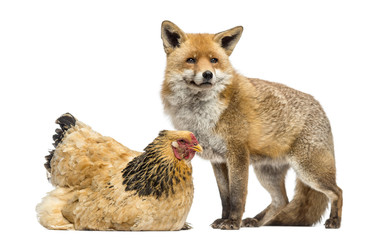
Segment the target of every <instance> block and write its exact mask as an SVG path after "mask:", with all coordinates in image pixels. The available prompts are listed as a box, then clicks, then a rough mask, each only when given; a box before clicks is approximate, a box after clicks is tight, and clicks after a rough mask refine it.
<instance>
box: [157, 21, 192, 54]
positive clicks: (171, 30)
mask: <svg viewBox="0 0 386 240" xmlns="http://www.w3.org/2000/svg"><path fill="white" fill-rule="evenodd" d="M161 38H162V41H163V43H164V49H165V52H166V54H169V53H171V52H172V51H173V50H174V49H175V48H178V47H179V46H180V45H181V43H183V42H184V41H185V40H186V34H185V33H184V32H183V31H182V30H181V29H180V28H179V27H177V25H175V24H174V23H172V22H170V21H163V22H162V26H161Z"/></svg>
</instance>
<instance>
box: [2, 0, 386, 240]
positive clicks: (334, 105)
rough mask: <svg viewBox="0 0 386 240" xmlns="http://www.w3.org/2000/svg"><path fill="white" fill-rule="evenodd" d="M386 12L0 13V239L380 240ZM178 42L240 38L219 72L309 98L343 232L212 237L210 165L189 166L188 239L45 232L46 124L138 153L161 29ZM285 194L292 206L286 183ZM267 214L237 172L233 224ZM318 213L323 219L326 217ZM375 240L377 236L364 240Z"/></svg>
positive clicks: (146, 132) (155, 91)
mask: <svg viewBox="0 0 386 240" xmlns="http://www.w3.org/2000/svg"><path fill="white" fill-rule="evenodd" d="M385 12H386V8H385V6H384V5H383V4H382V1H248V2H247V1H233V2H231V1H225V0H223V1H208V0H206V1H199V0H195V1H79V0H77V1H1V2H0V106H1V108H0V121H1V124H0V141H1V142H0V146H1V168H0V171H1V172H0V177H1V197H0V201H1V204H0V206H1V209H0V213H1V216H0V221H1V223H0V226H1V235H3V236H6V235H7V236H8V238H11V239H15V238H17V237H21V236H24V237H36V238H39V239H80V238H82V239H87V238H93V239H106V238H111V239H112V238H122V239H123V238H126V239H138V238H141V239H146V238H157V239H159V238H161V239H166V238H167V239H181V238H182V239H184V238H185V239H186V238H200V237H201V238H203V237H208V238H209V237H216V238H247V237H253V238H256V239H267V238H269V239H279V238H288V239H292V238H297V239H310V238H312V239H327V238H328V239H338V238H340V239H342V237H362V238H363V237H367V238H369V237H370V238H371V239H375V238H382V237H384V231H382V230H383V229H382V228H383V226H384V217H383V215H384V214H385V213H386V208H385V202H386V197H385V195H384V193H385V186H384V185H385V184H384V183H385V177H384V175H385V174H384V168H385V167H386V163H385V160H386V159H385V154H384V149H385V147H386V141H385V136H386V131H385V125H386V119H385V106H384V105H385V103H386V97H385V95H386V94H385V90H386V88H385V85H384V82H386V72H385V70H386V68H385V67H386V35H385V33H386V31H385V29H386V27H385V25H386V24H385V23H386V14H385ZM166 19H168V20H171V21H173V22H174V23H176V24H177V25H178V26H180V27H181V28H182V29H183V30H184V31H185V32H211V33H215V32H220V31H223V30H226V29H229V28H232V27H234V26H237V25H242V26H244V32H243V36H242V37H241V40H240V42H239V43H238V46H236V48H235V50H234V52H233V54H232V56H231V58H230V59H231V61H232V64H233V66H234V67H235V68H236V69H237V70H238V71H239V72H240V73H242V74H244V75H246V76H248V77H259V78H262V79H266V80H270V81H275V82H280V83H284V84H286V85H288V86H291V87H293V88H296V89H298V90H301V91H304V92H307V93H310V94H312V95H313V96H315V98H316V99H318V100H319V101H320V102H321V104H322V106H323V107H324V109H325V111H326V112H327V115H328V116H329V119H330V121H331V125H332V129H333V133H334V139H335V150H336V159H337V170H338V177H337V179H338V185H339V186H340V187H341V188H342V189H343V193H344V208H343V221H342V227H341V229H339V230H326V229H324V226H323V223H324V221H325V218H324V219H323V220H322V224H318V225H316V226H315V227H311V228H302V227H261V228H254V229H241V230H240V231H231V232H230V231H220V230H213V229H211V228H210V227H209V224H210V223H212V221H213V220H215V219H216V218H218V217H220V214H221V207H220V198H219V196H218V190H217V186H216V184H215V179H214V176H213V173H212V169H211V166H210V163H209V162H208V161H205V160H202V159H200V158H198V157H196V158H195V159H194V160H193V162H194V163H193V171H194V183H195V189H196V191H195V198H194V203H193V206H192V209H191V212H190V215H189V217H188V222H190V223H191V224H192V225H193V227H194V229H193V230H190V231H180V232H162V233H157V232H156V233H149V232H144V233H131V232H88V231H79V232H74V231H48V230H46V229H44V228H43V227H42V226H40V225H39V224H38V222H37V220H36V214H35V205H36V204H37V203H38V202H39V201H40V199H41V197H43V196H44V195H45V193H46V192H47V191H50V190H51V189H52V187H51V186H50V184H49V183H48V182H47V181H46V175H45V169H44V167H43V164H44V162H45V160H44V156H45V155H46V154H47V151H48V150H49V149H51V148H52V145H51V143H52V139H51V136H52V134H53V133H54V129H55V128H56V125H55V124H54V121H55V119H56V118H57V117H58V116H60V115H61V114H62V113H65V112H71V113H72V114H74V115H75V116H76V117H77V118H78V119H79V120H81V121H83V122H85V123H87V124H89V125H91V126H92V127H93V128H94V129H95V130H97V131H99V132H101V133H102V134H104V135H107V136H112V137H114V138H115V139H116V140H118V141H120V142H121V143H123V144H125V145H126V146H128V147H130V148H132V149H135V150H142V149H143V148H144V147H145V146H146V145H147V144H148V143H150V142H151V141H152V140H153V139H154V137H156V136H157V134H158V132H159V131H160V130H162V129H172V128H173V127H172V126H171V124H170V122H169V119H168V118H167V117H166V116H165V115H164V113H163V106H162V103H161V100H160V95H159V91H160V86H161V83H162V81H163V74H164V67H165V63H166V57H165V54H164V51H163V47H162V41H161V38H160V35H161V34H160V26H161V22H162V21H163V20H166ZM287 180H288V185H287V190H288V194H289V196H292V194H293V188H294V184H293V183H294V176H293V173H291V172H290V174H289V176H288V178H287ZM269 203H270V198H269V195H268V193H267V192H266V191H265V190H264V189H263V188H262V187H261V186H260V185H259V183H258V182H257V180H256V178H255V176H254V174H253V171H252V170H251V171H250V181H249V195H248V199H247V205H246V212H245V214H244V216H245V217H252V216H254V215H255V214H256V213H258V212H259V211H261V210H262V209H264V208H265V207H266V206H267V205H268V204H269ZM327 215H328V214H326V215H325V217H326V216H327ZM375 236H377V237H375Z"/></svg>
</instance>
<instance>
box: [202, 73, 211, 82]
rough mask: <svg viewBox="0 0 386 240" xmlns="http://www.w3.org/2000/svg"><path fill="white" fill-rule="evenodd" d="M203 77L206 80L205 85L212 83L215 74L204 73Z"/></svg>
mask: <svg viewBox="0 0 386 240" xmlns="http://www.w3.org/2000/svg"><path fill="white" fill-rule="evenodd" d="M202 77H203V78H204V83H210V81H211V80H212V78H213V73H212V72H211V71H209V70H207V71H205V72H203V73H202Z"/></svg>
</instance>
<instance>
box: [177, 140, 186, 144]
mask: <svg viewBox="0 0 386 240" xmlns="http://www.w3.org/2000/svg"><path fill="white" fill-rule="evenodd" d="M178 142H179V143H181V144H185V143H186V141H185V140H184V139H180V140H178Z"/></svg>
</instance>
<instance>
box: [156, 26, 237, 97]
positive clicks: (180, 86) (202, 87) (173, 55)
mask: <svg viewBox="0 0 386 240" xmlns="http://www.w3.org/2000/svg"><path fill="white" fill-rule="evenodd" d="M242 32H243V27H241V26H238V27H235V28H232V29H229V30H226V31H223V32H220V33H217V34H186V33H184V32H183V31H182V30H181V29H180V28H179V27H177V26H176V25H175V24H174V23H172V22H170V21H164V22H163V23H162V26H161V38H162V41H163V45H164V49H165V52H166V55H167V66H166V71H165V81H164V86H163V91H164V92H165V91H173V92H176V91H189V92H190V93H192V92H193V93H195V94H197V93H201V95H205V92H212V93H213V92H218V91H221V90H222V89H224V88H225V86H226V85H227V84H229V82H230V79H231V76H232V74H233V71H234V70H233V68H232V66H231V64H230V62H229V56H230V55H231V53H232V51H233V49H234V48H235V46H236V44H237V42H238V41H239V39H240V37H241V34H242ZM216 90H217V91H216Z"/></svg>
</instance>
